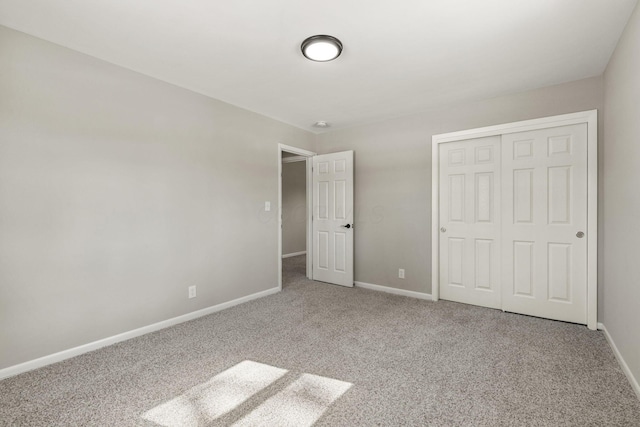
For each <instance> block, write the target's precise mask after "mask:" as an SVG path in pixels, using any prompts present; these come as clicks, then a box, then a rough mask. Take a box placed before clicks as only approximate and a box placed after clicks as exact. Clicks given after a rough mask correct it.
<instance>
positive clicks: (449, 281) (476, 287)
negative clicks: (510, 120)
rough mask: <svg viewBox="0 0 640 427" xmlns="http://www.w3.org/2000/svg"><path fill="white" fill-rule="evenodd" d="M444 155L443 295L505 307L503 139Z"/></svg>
mask: <svg viewBox="0 0 640 427" xmlns="http://www.w3.org/2000/svg"><path fill="white" fill-rule="evenodd" d="M439 151H440V179H439V183H440V184H439V185H440V191H439V193H440V221H439V223H440V230H439V232H440V297H441V298H442V299H446V300H450V301H457V302H463V303H467V304H475V305H481V306H485V307H492V308H500V307H501V302H500V283H499V282H500V234H499V233H500V217H501V215H500V181H501V179H500V137H499V136H493V137H487V138H479V139H473V140H465V141H456V142H449V143H443V144H441V145H440V150H439Z"/></svg>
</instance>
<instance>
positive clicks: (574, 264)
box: [502, 124, 587, 323]
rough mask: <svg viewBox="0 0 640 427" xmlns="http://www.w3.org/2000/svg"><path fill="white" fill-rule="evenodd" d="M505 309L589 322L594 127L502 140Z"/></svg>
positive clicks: (573, 127) (533, 132)
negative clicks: (588, 234)
mask: <svg viewBox="0 0 640 427" xmlns="http://www.w3.org/2000/svg"><path fill="white" fill-rule="evenodd" d="M502 215H503V216H502V220H503V227H502V248H503V257H502V272H503V274H502V308H503V310H505V311H511V312H515V313H522V314H528V315H532V316H539V317H545V318H549V319H556V320H563V321H568V322H575V323H587V310H586V303H587V239H586V236H585V235H584V233H586V231H587V125H586V124H579V125H572V126H563V127H556V128H550V129H543V130H537V131H530V132H521V133H512V134H507V135H503V136H502Z"/></svg>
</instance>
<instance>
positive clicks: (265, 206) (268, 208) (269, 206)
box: [264, 202, 271, 212]
mask: <svg viewBox="0 0 640 427" xmlns="http://www.w3.org/2000/svg"><path fill="white" fill-rule="evenodd" d="M270 210H271V202H264V211H265V212H269V211H270Z"/></svg>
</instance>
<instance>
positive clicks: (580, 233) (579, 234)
mask: <svg viewBox="0 0 640 427" xmlns="http://www.w3.org/2000/svg"><path fill="white" fill-rule="evenodd" d="M576 237H577V238H578V239H582V238H583V237H584V233H583V232H582V231H578V232H577V233H576Z"/></svg>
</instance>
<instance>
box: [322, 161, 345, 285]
mask: <svg viewBox="0 0 640 427" xmlns="http://www.w3.org/2000/svg"><path fill="white" fill-rule="evenodd" d="M312 221H313V227H312V228H313V280H319V281H321V282H327V283H333V284H336V285H341V286H351V287H352V286H353V151H343V152H340V153H331V154H323V155H319V156H315V157H314V158H313V220H312Z"/></svg>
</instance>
